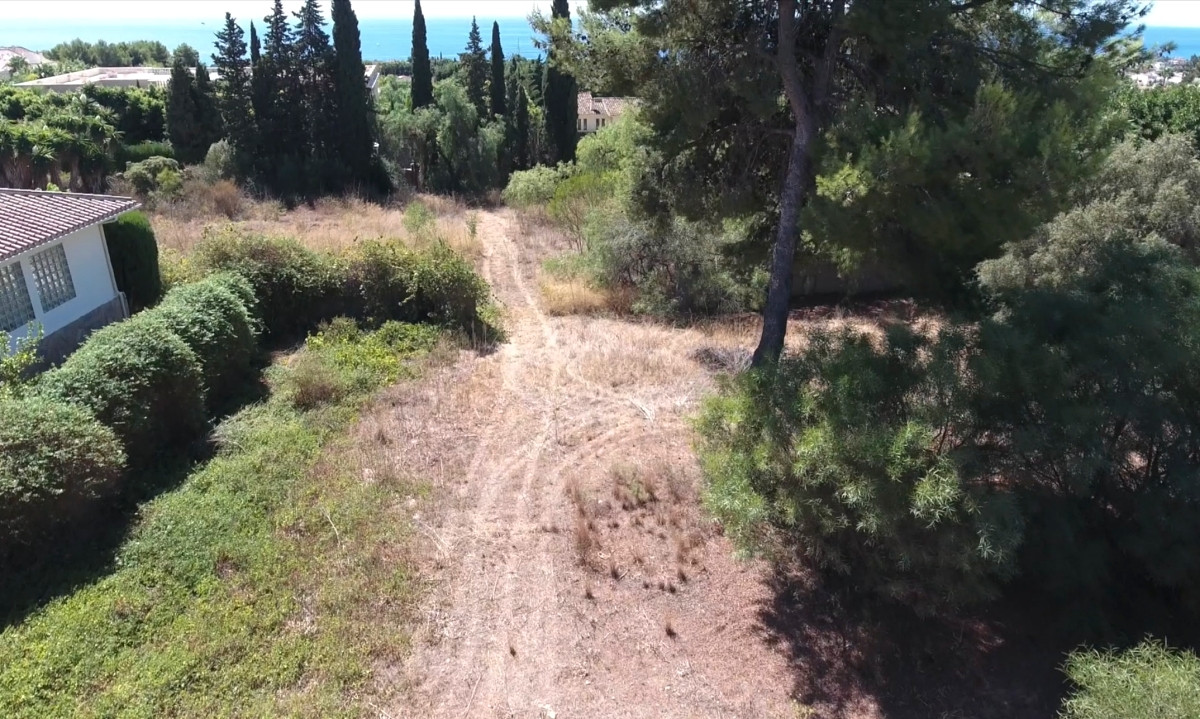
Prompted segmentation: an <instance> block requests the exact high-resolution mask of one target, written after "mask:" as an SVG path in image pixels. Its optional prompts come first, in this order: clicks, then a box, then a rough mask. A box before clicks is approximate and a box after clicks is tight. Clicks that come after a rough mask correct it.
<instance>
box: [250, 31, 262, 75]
mask: <svg viewBox="0 0 1200 719" xmlns="http://www.w3.org/2000/svg"><path fill="white" fill-rule="evenodd" d="M261 59H262V45H260V44H259V42H258V31H257V30H255V29H254V21H253V20H251V21H250V69H251V72H253V70H254V68H255V67H256V66H257V65H258V62H259V60H261Z"/></svg>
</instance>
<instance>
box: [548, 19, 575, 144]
mask: <svg viewBox="0 0 1200 719" xmlns="http://www.w3.org/2000/svg"><path fill="white" fill-rule="evenodd" d="M550 12H551V17H552V18H553V19H554V20H555V21H559V22H560V24H564V23H565V27H567V28H569V27H570V21H571V10H570V7H569V6H568V4H567V0H554V2H553V4H552V5H551V6H550ZM546 54H547V63H546V80H545V96H546V130H547V133H548V134H549V136H550V143H551V145H552V148H553V153H552V155H551V156H550V158H549V160H550V162H552V163H553V162H570V161H571V160H574V159H575V144H576V142H577V141H578V140H579V130H578V129H577V125H578V121H579V109H578V107H577V97H578V87H577V86H576V84H575V78H574V76H572V75H571V72H570V70H569V69H568V68H567V67H566V66H565V65H564V64H563V63H562V62H561V61H560V59H559V52H558V51H556V49H555V48H554V47H553V42H552V43H551V47H550V49H549V50H548V51H547V53H546Z"/></svg>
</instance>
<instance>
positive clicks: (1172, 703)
mask: <svg viewBox="0 0 1200 719" xmlns="http://www.w3.org/2000/svg"><path fill="white" fill-rule="evenodd" d="M1066 673H1067V676H1068V677H1070V679H1071V681H1072V682H1074V684H1075V685H1076V690H1075V691H1074V693H1072V695H1071V696H1070V697H1068V698H1067V700H1066V701H1065V702H1064V703H1063V711H1062V714H1061V715H1060V716H1061V717H1062V719H1113V718H1114V717H1121V719H1160V718H1165V717H1179V718H1180V719H1182V718H1183V717H1200V691H1197V687H1200V659H1198V658H1197V657H1196V655H1195V654H1193V653H1191V652H1188V651H1176V650H1172V649H1170V648H1168V647H1166V646H1165V645H1163V644H1161V643H1159V642H1155V641H1147V642H1143V643H1142V644H1139V645H1138V646H1136V647H1134V648H1132V649H1129V650H1127V651H1124V652H1113V651H1108V652H1099V651H1082V652H1075V653H1073V654H1072V655H1071V657H1070V659H1068V660H1067V665H1066Z"/></svg>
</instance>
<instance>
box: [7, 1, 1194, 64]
mask: <svg viewBox="0 0 1200 719" xmlns="http://www.w3.org/2000/svg"><path fill="white" fill-rule="evenodd" d="M483 7H486V6H483ZM493 20H495V21H496V22H498V23H499V24H500V42H501V44H502V45H503V46H504V52H505V54H506V55H522V56H524V57H536V56H539V55H541V52H540V51H539V50H538V49H537V48H536V47H535V46H534V33H533V30H532V29H531V28H530V27H529V21H528V20H527V19H526V18H524V17H500V18H491V17H484V16H482V15H481V16H480V17H479V25H480V29H481V31H482V34H483V39H484V44H485V45H486V44H487V43H488V42H489V37H490V35H491V23H492V21H493ZM241 23H242V24H243V27H244V28H245V29H246V31H247V32H249V27H250V25H249V19H248V18H247V19H243V20H241ZM1197 23H1200V18H1197ZM221 24H222V16H221V15H220V14H214V17H213V19H212V20H211V21H208V20H206V21H200V20H196V21H186V22H184V21H173V22H157V23H150V22H121V23H109V24H106V23H96V22H87V23H72V22H71V20H70V18H54V19H53V20H45V21H20V22H9V23H0V47H4V46H8V45H18V46H20V47H24V48H28V49H30V50H48V49H50V48H51V47H54V46H55V45H57V44H58V43H60V42H66V41H69V40H73V39H75V38H81V39H83V40H87V41H89V42H94V41H96V40H107V41H108V42H119V41H122V40H125V41H128V40H158V41H159V42H161V43H162V44H164V45H166V46H167V49H173V48H174V47H175V46H177V45H179V44H180V43H187V44H188V45H191V46H192V47H194V48H196V49H198V50H200V51H201V53H204V52H211V49H210V48H212V46H213V34H214V33H215V32H216V31H217V30H218V29H219V27H220V25H221ZM425 25H426V35H427V38H428V43H429V54H430V55H432V56H433V57H447V58H453V57H458V54H459V53H460V52H462V51H463V48H464V47H465V46H466V44H467V32H468V31H469V30H470V28H471V20H470V18H427V19H426V21H425ZM359 32H360V33H361V36H362V50H363V58H364V59H366V60H402V59H405V58H407V57H408V56H409V54H410V52H411V50H412V21H411V20H399V19H377V18H368V19H364V20H361V21H360V22H359ZM1144 37H1145V40H1146V43H1147V44H1148V45H1164V44H1166V43H1168V42H1173V43H1175V45H1176V48H1175V51H1174V52H1173V53H1171V56H1172V57H1183V58H1188V57H1191V56H1192V55H1200V27H1147V28H1146V32H1145V36H1144Z"/></svg>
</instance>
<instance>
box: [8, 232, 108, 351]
mask: <svg viewBox="0 0 1200 719" xmlns="http://www.w3.org/2000/svg"><path fill="white" fill-rule="evenodd" d="M56 244H62V246H63V251H64V252H65V254H66V256H67V267H69V268H70V270H71V281H72V282H73V283H74V285H75V297H74V298H72V299H70V300H68V301H66V302H64V303H63V304H61V305H59V306H58V307H55V308H54V309H52V310H50V311H49V312H44V311H43V310H42V301H41V297H39V296H38V293H37V285H36V283H35V282H34V278H33V267H32V265H31V264H30V262H29V259H30V258H31V257H32V256H33V255H35V254H37V253H39V252H42V251H44V250H47V249H50V248H51V247H54V245H56ZM12 262H20V263H21V270H22V271H23V273H24V275H25V286H26V287H27V288H28V290H29V298H30V300H31V301H32V302H33V312H34V315H35V321H36V322H38V323H40V324H41V326H42V332H43V335H44V338H45V339H44V340H43V346H44V347H46V348H47V349H50V348H58V349H59V351H60V352H61V348H62V347H63V346H65V345H71V346H70V347H69V348H68V349H66V352H67V353H69V352H70V351H71V350H73V349H74V348H75V346H77V345H78V343H79V340H81V339H82V337H83V336H86V332H90V331H91V330H94V329H97V328H99V327H102V326H104V324H108V322H111V321H112V320H113V315H114V312H115V309H114V308H116V307H119V308H120V312H119V313H118V314H120V315H121V316H122V317H123V316H124V314H125V310H124V302H123V301H121V297H120V295H119V294H118V292H117V285H116V281H115V280H114V279H113V274H112V267H111V265H110V264H109V259H108V249H107V247H106V246H105V244H104V232H103V230H102V229H101V226H100V225H92V226H91V227H86V228H84V229H82V230H79V231H78V232H73V233H71V234H69V235H67V236H66V237H64V238H62V239H61V240H56V241H55V242H51V243H49V244H46V245H41V246H39V247H37V248H35V249H33V250H30V251H29V252H25V253H22V254H20V255H17V256H16V257H14V258H12V259H10V260H8V261H7V262H5V263H4V264H6V265H7V264H10V263H12ZM88 317H91V318H92V319H93V320H95V321H97V322H100V323H99V324H96V323H95V322H92V323H89V322H86V321H85V322H83V323H82V324H81V322H80V320H86V319H87V318H88ZM116 319H120V317H116ZM88 324H92V325H94V326H85V325H88ZM26 332H27V330H26V329H25V328H20V329H17V330H15V331H14V332H13V333H12V339H13V340H16V339H20V338H23V337H24V336H25V334H26ZM58 332H64V333H66V334H71V335H73V336H77V338H76V339H75V340H74V344H72V343H71V342H64V341H63V338H54V337H53V335H55V333H58Z"/></svg>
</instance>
